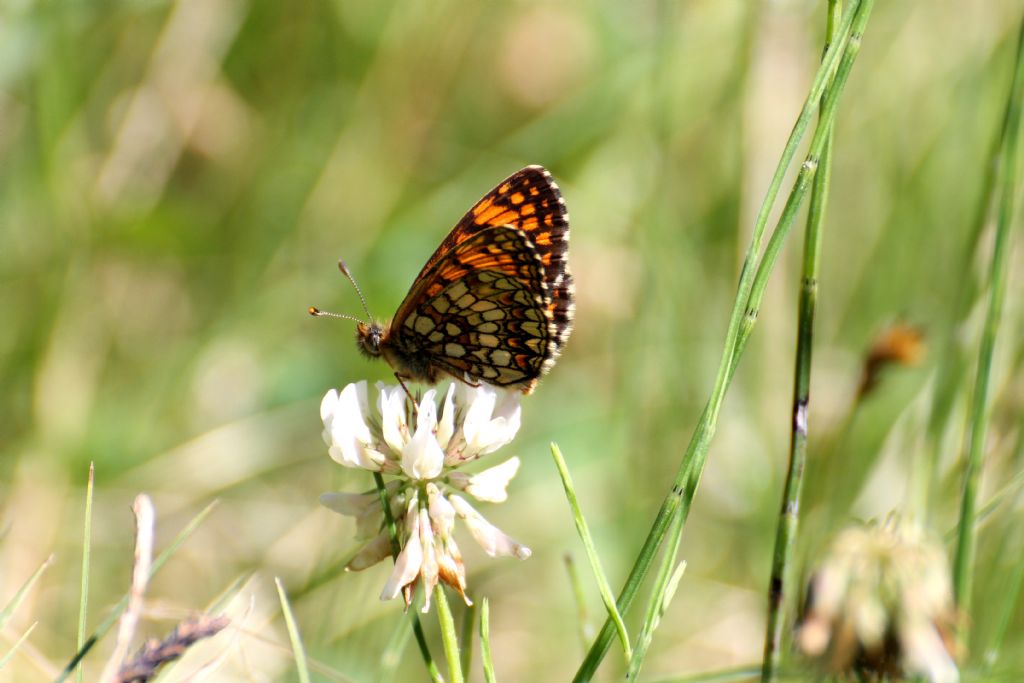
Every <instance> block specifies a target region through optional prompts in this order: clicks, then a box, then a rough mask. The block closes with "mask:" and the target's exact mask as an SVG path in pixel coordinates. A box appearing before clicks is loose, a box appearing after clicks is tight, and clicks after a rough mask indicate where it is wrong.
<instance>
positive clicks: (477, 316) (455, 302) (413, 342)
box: [356, 166, 575, 393]
mask: <svg viewBox="0 0 1024 683" xmlns="http://www.w3.org/2000/svg"><path fill="white" fill-rule="evenodd" d="M568 246H569V223H568V214H567V213H566V210H565V203H564V201H563V200H562V198H561V194H560V193H559V191H558V186H557V185H556V184H555V183H554V181H553V180H552V179H551V175H550V174H549V173H548V172H547V171H546V170H545V169H543V168H541V167H540V166H528V167H526V168H524V169H523V170H521V171H519V172H518V173H516V174H514V175H512V176H510V177H509V178H507V179H506V180H504V181H503V182H502V183H500V184H499V185H498V186H497V187H495V188H494V189H493V190H491V192H489V193H488V194H487V195H485V196H484V197H483V198H482V199H481V200H480V201H479V202H477V204H476V205H475V206H474V207H473V208H472V209H470V211H469V212H467V213H466V215H465V216H464V217H463V218H462V220H461V221H459V223H458V224H457V225H456V226H455V228H454V229H453V230H452V231H451V233H449V235H448V237H447V238H445V240H444V241H443V242H442V243H441V246H440V247H438V249H437V251H435V252H434V255H433V256H431V258H430V259H429V260H428V261H427V263H426V265H425V266H424V267H423V270H422V271H421V272H420V274H419V276H418V277H417V278H416V280H415V281H414V282H413V285H412V288H411V289H410V290H409V293H408V294H407V295H406V297H405V300H404V301H403V302H402V304H401V305H400V306H399V308H398V312H397V313H396V314H395V316H394V318H393V319H392V320H391V321H390V322H387V323H379V322H370V323H359V324H358V325H357V327H356V340H357V345H358V347H359V349H360V351H362V352H363V353H364V354H366V355H367V356H370V357H382V358H383V359H384V360H385V361H386V362H387V363H388V365H390V366H391V367H392V369H393V370H394V371H395V374H396V375H397V376H398V377H399V378H400V379H409V380H412V381H417V382H423V383H426V384H435V383H436V382H437V381H438V380H439V379H441V378H442V377H443V376H445V375H450V376H452V377H454V378H456V379H458V380H461V381H465V382H468V383H473V384H475V383H479V382H486V383H488V384H493V385H495V386H500V387H509V388H517V389H520V390H521V391H523V392H524V393H530V392H531V391H533V389H534V387H535V386H536V384H537V382H538V380H539V379H540V377H541V375H543V374H544V373H545V372H547V370H549V369H550V368H551V366H552V365H554V362H555V360H556V359H557V358H558V355H559V354H560V353H561V350H562V347H563V346H564V345H565V342H566V340H567V339H568V337H569V333H570V331H571V329H572V319H573V311H574V301H573V300H574V296H575V292H574V288H573V281H572V275H571V273H570V272H569V267H568V262H567V256H568Z"/></svg>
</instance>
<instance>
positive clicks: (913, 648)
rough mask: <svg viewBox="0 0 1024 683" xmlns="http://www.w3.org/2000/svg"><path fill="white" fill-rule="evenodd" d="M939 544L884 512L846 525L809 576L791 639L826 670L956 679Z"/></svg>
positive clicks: (933, 682)
mask: <svg viewBox="0 0 1024 683" xmlns="http://www.w3.org/2000/svg"><path fill="white" fill-rule="evenodd" d="M955 626H956V610H955V608H954V606H953V592H952V582H951V580H950V575H949V568H948V565H947V561H946V556H945V553H944V551H943V548H942V545H941V544H940V543H938V542H936V541H935V540H934V539H932V538H931V537H929V536H928V535H927V534H926V533H925V532H924V530H923V529H922V528H921V527H920V526H917V525H915V524H912V523H909V522H905V521H901V520H900V519H899V518H898V517H896V516H890V517H889V518H888V519H886V520H885V521H884V522H875V523H872V524H868V525H865V526H855V527H851V528H849V529H846V530H845V531H843V532H842V533H840V534H839V536H837V537H836V540H835V541H834V542H833V544H832V547H831V548H830V550H829V553H828V555H827V556H826V557H825V559H824V560H823V561H822V562H821V564H820V566H819V567H818V569H817V570H816V571H815V573H814V575H813V576H812V578H811V581H810V586H809V588H808V600H807V605H806V608H805V611H804V614H803V616H802V618H801V621H800V625H799V628H798V630H797V634H796V645H797V647H798V648H799V649H800V650H802V651H803V653H804V654H806V655H809V656H811V657H814V658H816V659H818V660H819V661H820V662H821V663H822V664H823V665H824V666H825V668H827V669H828V670H829V671H831V672H832V673H855V674H864V675H885V676H891V677H916V676H920V677H923V678H925V679H927V680H928V681H930V683H957V681H958V680H959V672H958V670H957V666H956V661H955V657H954V654H955V647H954V640H955V638H954V633H953V631H954V628H955Z"/></svg>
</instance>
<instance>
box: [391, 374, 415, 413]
mask: <svg viewBox="0 0 1024 683" xmlns="http://www.w3.org/2000/svg"><path fill="white" fill-rule="evenodd" d="M395 379H397V380H398V383H399V384H401V385H402V389H404V390H405V395H406V396H407V397H408V398H409V403H411V404H412V414H413V415H415V416H416V417H417V418H418V417H419V416H420V409H419V407H417V405H416V397H415V396H413V395H412V392H411V391H409V387H408V386H406V384H405V381H404V380H406V379H410V378H409V377H407V376H406V375H402V374H401V373H398V372H396V373H395Z"/></svg>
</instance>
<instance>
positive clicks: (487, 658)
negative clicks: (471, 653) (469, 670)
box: [480, 598, 498, 683]
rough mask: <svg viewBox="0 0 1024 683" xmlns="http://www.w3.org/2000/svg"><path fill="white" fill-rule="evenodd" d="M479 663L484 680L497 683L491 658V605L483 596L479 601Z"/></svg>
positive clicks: (488, 682)
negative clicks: (482, 670)
mask: <svg viewBox="0 0 1024 683" xmlns="http://www.w3.org/2000/svg"><path fill="white" fill-rule="evenodd" d="M480 664H481V665H482V666H483V669H484V680H485V681H486V682H487V683H497V681H498V677H497V676H495V675H494V662H493V661H492V660H491V606H490V604H488V602H487V598H484V599H483V601H482V602H481V603H480Z"/></svg>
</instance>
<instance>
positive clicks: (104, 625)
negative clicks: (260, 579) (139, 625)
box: [54, 500, 217, 683]
mask: <svg viewBox="0 0 1024 683" xmlns="http://www.w3.org/2000/svg"><path fill="white" fill-rule="evenodd" d="M216 507H217V501H216V500H214V501H213V502H211V503H210V504H209V505H207V506H206V507H205V508H203V509H202V510H201V511H200V512H199V514H198V515H196V516H195V517H193V518H192V520H191V521H190V522H189V523H188V524H187V525H185V528H184V529H182V530H181V531H180V532H179V533H178V535H177V536H175V538H174V540H173V541H171V544H170V545H169V546H167V548H166V549H165V550H164V551H163V552H162V553H160V554H159V555H157V557H156V559H155V560H153V564H152V565H150V568H149V579H152V578H153V577H154V576H156V575H157V572H159V571H160V569H161V568H163V566H164V565H165V564H166V563H167V560H169V559H171V556H172V555H174V553H176V552H178V548H180V547H181V545H182V544H183V543H184V542H185V541H187V540H188V538H189V537H190V536H191V535H192V534H193V533H195V531H196V529H198V528H199V525H200V524H202V523H203V522H204V521H206V518H207V517H209V516H210V513H212V512H213V510H214V509H215V508H216ZM130 597H131V596H130V595H129V594H127V593H126V594H125V595H124V597H122V598H121V601H120V602H118V603H117V605H115V606H114V609H113V610H111V612H110V614H108V615H107V618H106V619H104V620H103V621H102V622H100V625H99V626H97V627H96V630H95V631H93V632H92V635H91V636H89V638H88V639H87V640H86V641H85V643H84V644H83V645H82V647H80V648H78V652H76V653H75V656H74V657H72V658H71V661H70V662H68V664H67V666H65V667H64V670H63V671H61V673H60V675H59V676H57V678H56V679H55V680H54V683H63V681H65V680H67V677H68V676H70V675H71V672H73V671H74V670H75V667H77V666H78V663H79V662H81V661H82V658H83V657H85V655H87V654H88V653H89V650H91V649H92V647H93V646H94V645H95V644H96V643H98V642H99V640H100V638H102V637H103V636H105V635H106V634H107V632H108V631H109V630H110V628H111V627H112V626H113V625H114V624H115V623H116V622H117V620H118V619H120V618H121V614H122V613H123V612H124V610H125V609H126V608H127V607H128V600H129V599H130Z"/></svg>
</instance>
